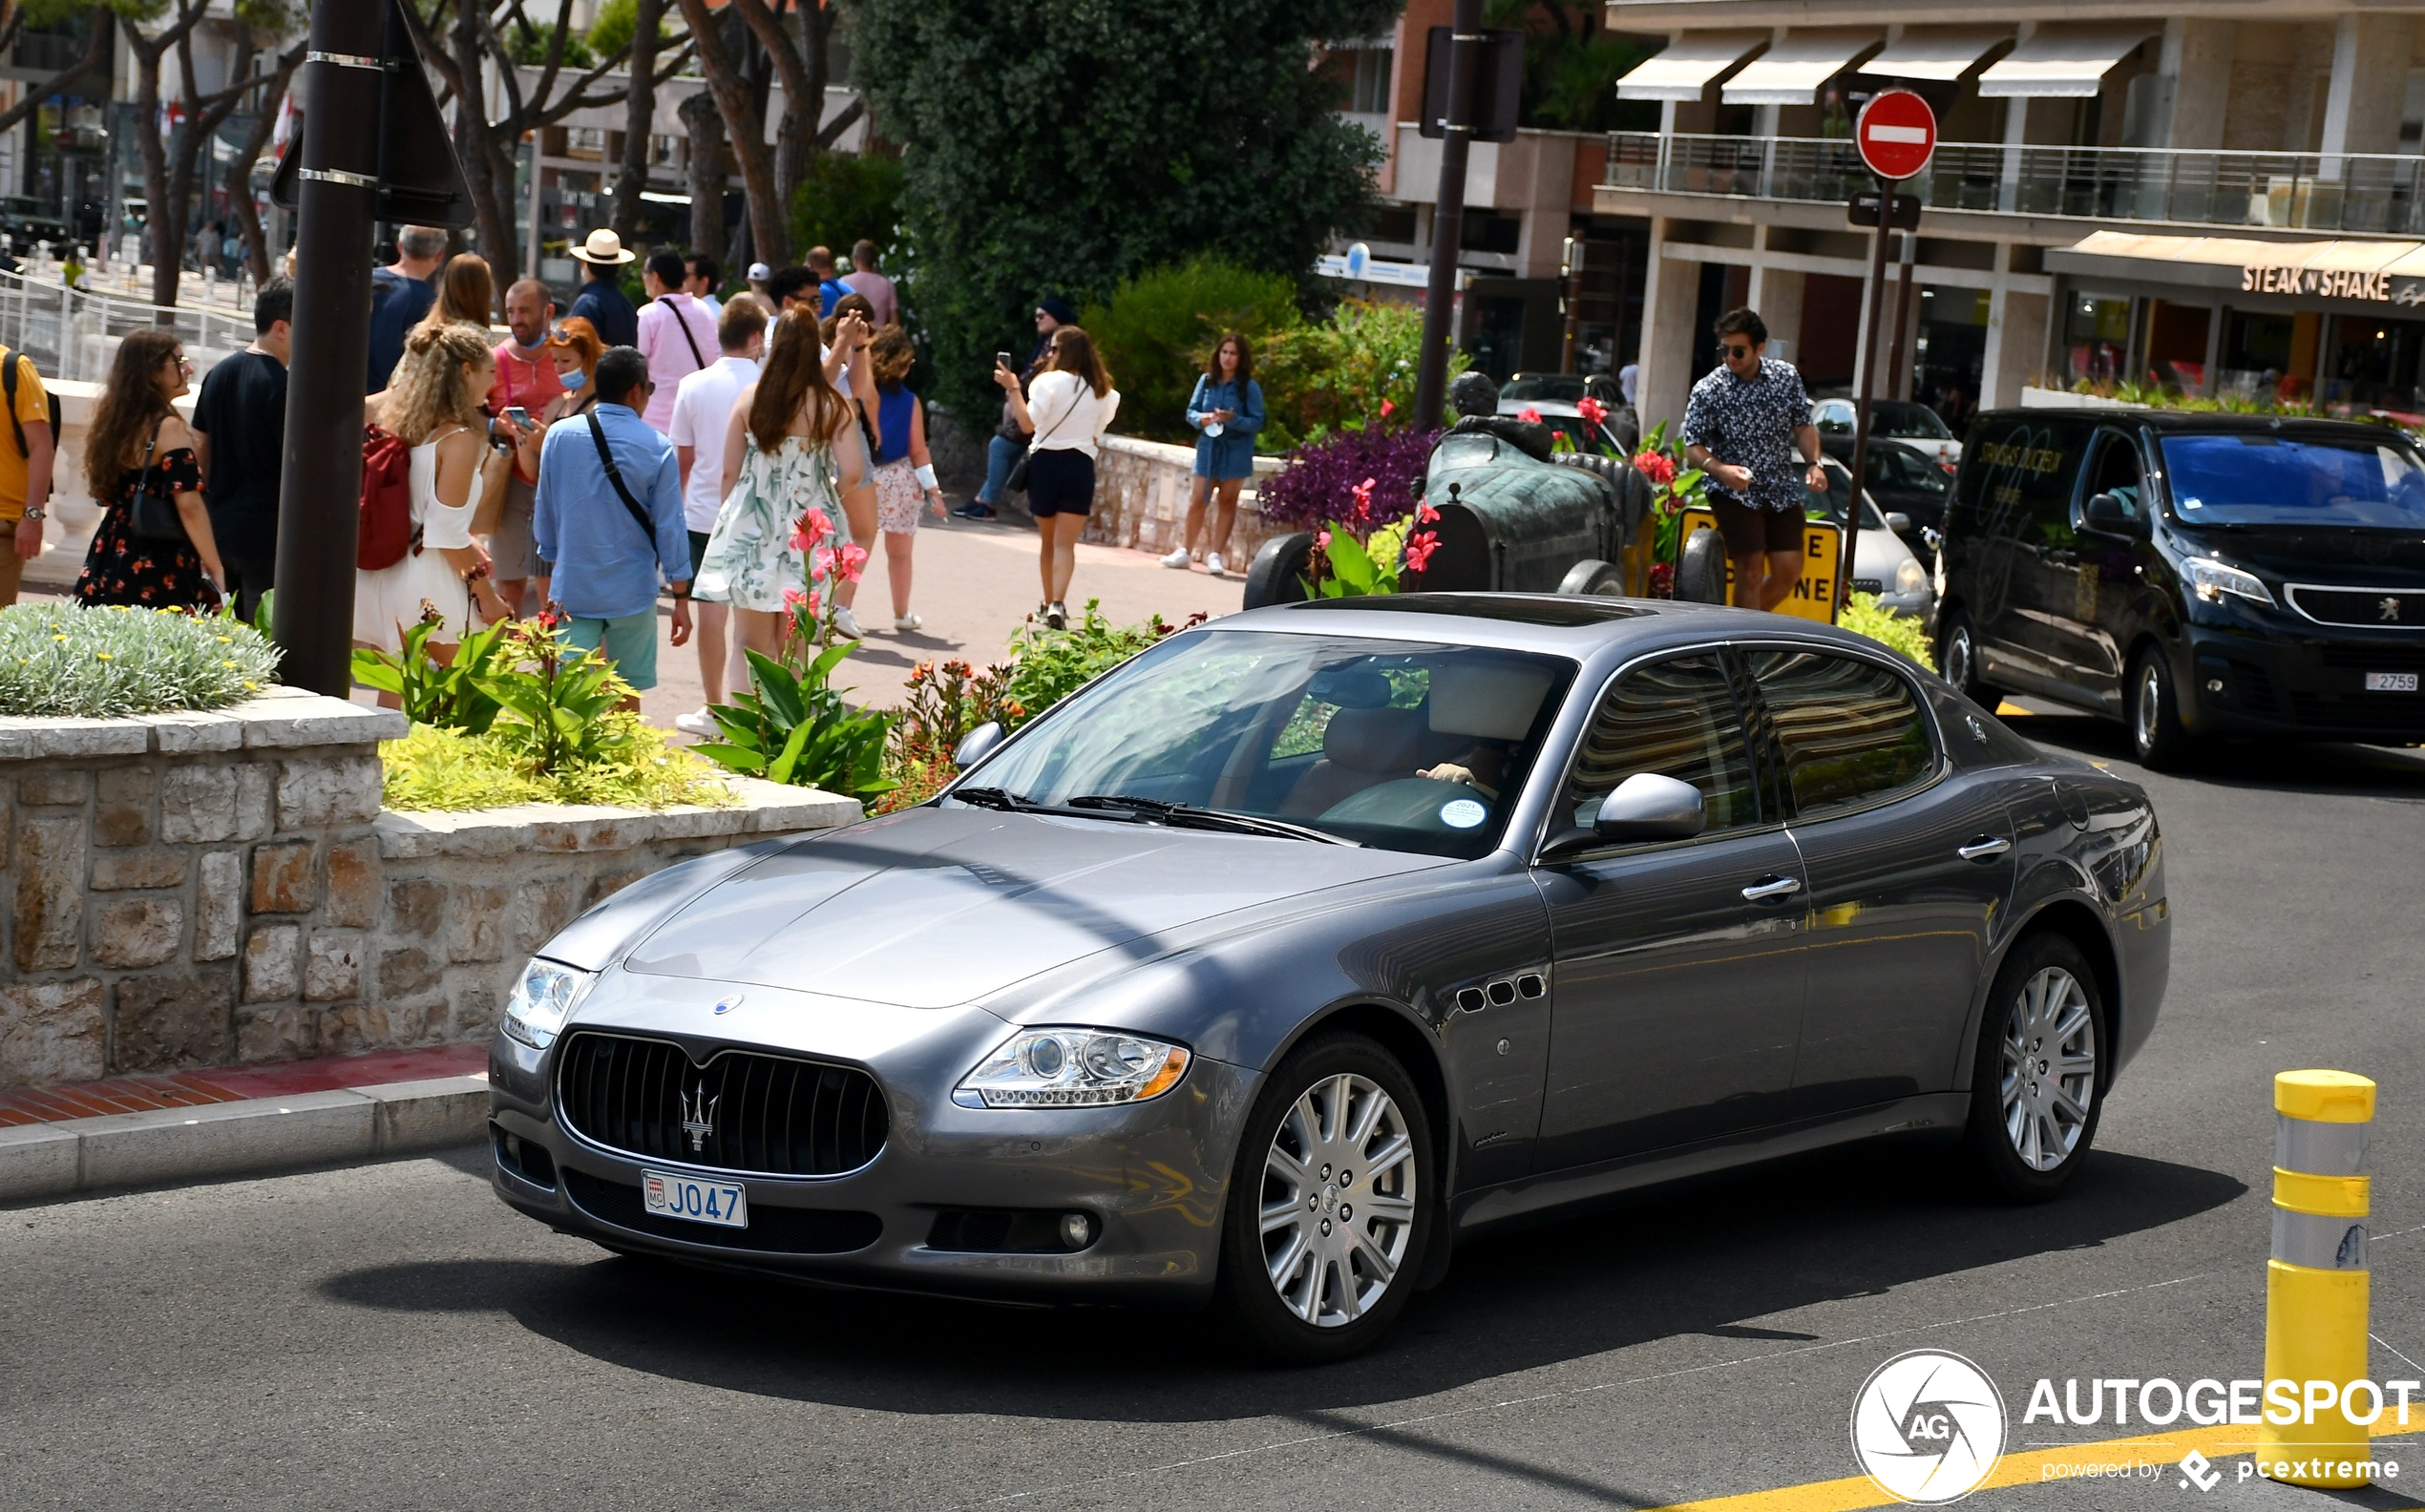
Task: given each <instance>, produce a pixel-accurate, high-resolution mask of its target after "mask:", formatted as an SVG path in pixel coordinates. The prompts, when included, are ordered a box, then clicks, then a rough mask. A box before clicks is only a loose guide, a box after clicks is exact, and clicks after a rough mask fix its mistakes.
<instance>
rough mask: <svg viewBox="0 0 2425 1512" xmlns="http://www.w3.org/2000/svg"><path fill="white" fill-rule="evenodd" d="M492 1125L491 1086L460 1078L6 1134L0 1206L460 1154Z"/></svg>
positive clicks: (0, 1157)
mask: <svg viewBox="0 0 2425 1512" xmlns="http://www.w3.org/2000/svg"><path fill="white" fill-rule="evenodd" d="M488 1116H489V1083H488V1078H487V1077H485V1076H458V1077H433V1078H431V1079H429V1080H427V1081H422V1082H390V1083H388V1084H386V1085H383V1086H367V1087H353V1088H348V1089H347V1090H344V1091H337V1092H299V1093H296V1094H294V1095H292V1096H288V1097H278V1098H258V1099H253V1100H250V1101H245V1102H239V1103H206V1104H204V1105H202V1106H200V1107H176V1108H160V1109H157V1110H155V1111H151V1112H144V1113H113V1114H109V1115H106V1116H104V1117H101V1118H86V1119H70V1120H66V1121H64V1122H60V1123H54V1124H22V1125H19V1126H17V1127H14V1128H0V1203H14V1202H25V1201H30V1200H32V1199H35V1198H44V1197H64V1196H68V1195H70V1194H72V1193H75V1192H84V1191H97V1190H101V1189H104V1188H111V1187H138V1186H157V1185H159V1184H162V1183H167V1182H184V1181H198V1180H204V1179H222V1180H223V1179H227V1178H231V1177H240V1176H268V1175H274V1174H277V1173H278V1172H281V1171H289V1170H297V1169H301V1168H302V1167H304V1166H325V1165H328V1164H330V1163H332V1162H337V1161H360V1160H375V1159H377V1158H379V1157H381V1156H387V1155H406V1154H418V1153H422V1152H426V1151H429V1150H439V1149H453V1148H456V1147H458V1146H461V1145H476V1144H478V1143H479V1142H480V1141H481V1140H482V1139H484V1138H485V1137H486V1129H487V1124H488Z"/></svg>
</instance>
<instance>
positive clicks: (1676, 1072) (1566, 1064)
mask: <svg viewBox="0 0 2425 1512" xmlns="http://www.w3.org/2000/svg"><path fill="white" fill-rule="evenodd" d="M1635 772H1659V773H1662V774H1664V775H1667V776H1670V777H1675V778H1677V779H1680V780H1682V781H1684V782H1688V783H1691V784H1692V785H1693V786H1694V787H1695V788H1698V789H1699V790H1700V793H1701V800H1702V803H1703V804H1704V806H1705V808H1706V811H1707V815H1708V826H1707V828H1706V829H1705V830H1703V831H1702V833H1701V835H1700V836H1699V837H1698V838H1697V839H1693V840H1687V841H1676V842H1667V843H1662V844H1655V845H1635V846H1625V847H1607V848H1600V849H1590V848H1586V849H1583V850H1581V851H1566V852H1556V854H1557V855H1558V856H1559V857H1560V858H1558V859H1553V860H1550V861H1549V862H1547V863H1546V864H1544V865H1543V866H1541V867H1539V868H1537V869H1536V870H1535V872H1534V877H1535V879H1536V880H1537V881H1538V882H1539V884H1540V887H1541V893H1542V896H1543V897H1544V898H1545V899H1546V900H1547V902H1548V904H1549V907H1550V951H1551V956H1552V959H1553V961H1554V962H1555V972H1556V991H1555V994H1554V998H1553V1001H1554V1004H1555V1006H1554V1008H1553V1010H1552V1014H1551V1019H1550V1068H1549V1082H1548V1088H1547V1093H1546V1096H1545V1097H1544V1099H1543V1104H1542V1123H1541V1144H1540V1155H1539V1159H1538V1161H1537V1162H1536V1168H1537V1169H1540V1170H1544V1171H1548V1170H1558V1169H1565V1168H1571V1167H1573V1166H1588V1165H1591V1164H1593V1163H1595V1162H1599V1161H1605V1160H1612V1159H1616V1158H1619V1157H1622V1156H1628V1155H1634V1154H1639V1153H1641V1152H1643V1151H1646V1150H1654V1149H1659V1148H1662V1147H1665V1146H1667V1145H1680V1144H1684V1143H1687V1142H1690V1141H1693V1140H1700V1139H1708V1138H1712V1137H1715V1136H1718V1135H1721V1134H1728V1133H1732V1132H1735V1131H1736V1130H1739V1129H1744V1128H1751V1127H1756V1126H1758V1125H1761V1124H1767V1123H1771V1122H1774V1120H1775V1118H1776V1117H1777V1114H1776V1106H1777V1103H1778V1102H1779V1100H1780V1099H1782V1098H1783V1097H1784V1096H1786V1095H1787V1094H1788V1093H1789V1091H1790V1089H1791V1083H1792V1076H1793V1061H1794V1047H1795V1041H1796V1037H1797V1035H1798V1032H1799V1025H1800V1020H1801V1016H1802V1000H1803V952H1802V935H1803V915H1804V912H1805V911H1804V906H1803V897H1804V891H1803V890H1804V881H1803V872H1802V860H1801V857H1800V855H1799V854H1798V853H1797V851H1795V849H1794V843H1793V839H1792V837H1791V836H1790V835H1789V834H1787V833H1786V832H1785V830H1784V827H1783V825H1782V823H1781V822H1780V821H1781V819H1782V815H1781V814H1779V813H1777V812H1775V811H1774V810H1773V807H1772V806H1771V805H1770V804H1769V803H1767V802H1765V801H1763V798H1762V795H1761V783H1760V781H1759V778H1758V775H1757V769H1756V767H1754V765H1753V762H1752V759H1751V753H1750V750H1749V746H1748V743H1747V741H1746V740H1745V737H1744V727H1743V720H1742V711H1741V708H1740V704H1739V702H1738V700H1737V697H1736V689H1735V684H1734V683H1733V681H1732V679H1731V678H1730V676H1729V673H1728V669H1727V666H1726V663H1725V661H1724V659H1723V657H1722V655H1721V654H1720V653H1718V652H1716V651H1710V652H1706V653H1702V654H1697V655H1692V656H1685V657H1678V658H1675V659H1672V660H1668V661H1663V662H1654V663H1652V664H1650V665H1648V666H1644V667H1639V668H1636V669H1634V671H1632V672H1629V673H1627V674H1626V676H1625V677H1624V678H1623V679H1622V680H1621V681H1619V682H1618V683H1615V684H1614V685H1613V687H1611V688H1610V689H1609V690H1608V691H1607V692H1606V693H1605V694H1603V696H1602V699H1601V703H1600V706H1599V709H1598V712H1597V713H1596V714H1595V716H1594V718H1593V721H1592V727H1591V730H1590V732H1589V733H1588V734H1587V735H1586V737H1585V740H1584V745H1583V749H1582V751H1581V753H1580V755H1579V756H1578V758H1577V760H1576V762H1575V766H1574V770H1573V772H1572V773H1571V776H1570V777H1569V778H1568V780H1567V784H1568V785H1567V789H1566V791H1565V792H1563V793H1562V794H1561V795H1560V797H1559V803H1558V808H1557V809H1556V811H1555V812H1556V819H1557V821H1558V823H1559V824H1560V825H1564V826H1569V827H1571V829H1570V830H1569V831H1568V832H1569V833H1570V834H1571V833H1572V832H1573V831H1578V830H1579V831H1588V830H1590V828H1591V824H1592V818H1593V817H1594V816H1595V815H1596V814H1597V812H1598V809H1599V804H1600V801H1601V799H1602V798H1604V797H1605V796H1606V795H1607V794H1608V793H1609V791H1610V790H1611V789H1613V788H1615V787H1616V785H1617V784H1618V783H1620V782H1622V781H1624V780H1625V779H1626V778H1627V777H1630V776H1632V775H1634V773H1635ZM1551 839H1552V844H1553V845H1554V844H1555V843H1556V840H1557V836H1556V835H1555V834H1554V833H1553V835H1552V837H1551Z"/></svg>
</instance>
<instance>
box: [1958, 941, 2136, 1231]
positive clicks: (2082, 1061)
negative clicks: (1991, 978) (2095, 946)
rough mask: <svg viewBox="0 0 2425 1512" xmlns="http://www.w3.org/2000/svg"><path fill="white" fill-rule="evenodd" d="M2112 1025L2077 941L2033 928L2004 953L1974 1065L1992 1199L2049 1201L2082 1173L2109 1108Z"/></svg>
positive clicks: (1978, 1124)
mask: <svg viewBox="0 0 2425 1512" xmlns="http://www.w3.org/2000/svg"><path fill="white" fill-rule="evenodd" d="M2110 1022H2111V1020H2110V1019H2107V1017H2106V1015H2105V1001H2104V992H2103V989H2102V988H2100V987H2099V986H2098V981H2097V974H2096V972H2095V971H2093V970H2091V969H2090V967H2089V964H2088V957H2087V956H2084V955H2082V954H2081V952H2080V948H2079V947H2078V946H2077V945H2075V944H2074V943H2072V941H2071V940H2069V939H2067V938H2065V937H2064V936H2062V935H2056V934H2053V933H2051V932H2048V933H2040V934H2037V935H2031V936H2029V937H2027V938H2025V939H2023V940H2022V941H2021V942H2020V943H2019V944H2018V945H2015V946H2014V948H2013V953H2012V954H2011V955H2010V956H2006V957H2005V960H2004V965H2003V968H2002V969H2001V970H1999V971H1998V972H1997V973H1996V974H1995V986H1994V988H1993V990H1992V991H1991V992H1990V993H1989V994H1988V998H1987V1009H1986V1012H1985V1013H1984V1014H1982V1015H1981V1017H1980V1019H1979V1043H1978V1054H1977V1058H1976V1060H1975V1061H1973V1062H1972V1070H1971V1119H1970V1127H1969V1130H1968V1141H1969V1145H1970V1153H1971V1158H1972V1165H1973V1166H1975V1167H1976V1168H1977V1170H1978V1173H1979V1175H1980V1177H1981V1179H1982V1181H1983V1183H1984V1185H1985V1186H1986V1187H1987V1189H1988V1191H1989V1192H1990V1193H1991V1194H1992V1195H1993V1196H1995V1197H1998V1198H2000V1199H2002V1200H2003V1201H2006V1202H2014V1203H2032V1202H2044V1201H2046V1200H2047V1199H2048V1198H2050V1197H2053V1196H2055V1195H2056V1193H2058V1192H2060V1191H2061V1190H2062V1189H2063V1188H2064V1187H2067V1186H2069V1185H2071V1182H2072V1179H2073V1178H2074V1177H2075V1176H2077V1175H2078V1174H2079V1168H2080V1166H2082V1165H2083V1164H2085V1163H2086V1161H2087V1159H2088V1151H2089V1147H2090V1145H2093V1144H2094V1143H2095V1142H2096V1139H2097V1121H2098V1118H2099V1117H2100V1116H2101V1115H2102V1114H2103V1112H2104V1107H2105V1091H2104V1084H2105V1081H2106V1067H2107V1065H2108V1063H2109V1054H2110V1052H2109V1051H2108V1048H2107V1046H2108V1042H2109V1041H2108V1037H2107V1034H2106V1026H2107V1025H2108V1024H2109V1023H2110ZM2083 1099H2084V1100H2085V1101H2083Z"/></svg>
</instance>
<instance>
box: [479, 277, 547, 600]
mask: <svg viewBox="0 0 2425 1512" xmlns="http://www.w3.org/2000/svg"><path fill="white" fill-rule="evenodd" d="M555 317H556V296H555V295H554V294H552V293H550V292H549V291H548V287H547V285H546V284H542V283H540V282H539V281H538V279H517V280H516V281H515V282H514V283H513V284H510V285H509V286H508V287H507V288H506V290H505V326H506V328H507V329H508V330H509V331H511V332H512V333H513V334H512V335H510V336H508V337H507V338H506V339H505V340H503V341H501V342H498V343H497V344H496V385H495V386H494V387H492V388H491V389H489V397H488V411H489V413H490V414H491V415H492V416H494V417H495V418H494V419H493V420H492V421H491V422H490V425H489V436H490V439H491V441H492V442H493V443H501V444H504V445H507V446H510V447H511V448H513V450H514V453H515V456H514V471H513V474H512V475H511V476H510V477H508V478H507V479H506V480H505V495H504V500H503V503H502V505H501V506H500V508H499V509H498V511H497V515H496V518H495V519H487V520H475V521H474V522H473V529H474V532H475V533H477V534H479V535H482V536H487V537H488V543H489V557H490V560H491V562H492V564H493V569H494V571H495V572H496V591H497V592H498V593H499V594H501V595H503V596H504V599H505V601H506V602H507V603H508V604H510V605H512V606H513V609H514V612H515V613H516V614H517V615H518V614H520V613H522V612H523V603H522V591H523V589H524V587H525V586H526V585H527V584H528V583H529V581H530V579H531V578H532V577H533V576H534V575H536V574H538V573H539V572H542V571H543V570H544V569H542V568H541V567H540V566H539V565H538V551H537V550H536V549H535V548H534V547H533V546H532V544H531V501H532V497H533V495H534V494H536V492H537V491H538V445H537V440H536V438H537V435H538V424H537V423H536V422H535V421H534V420H533V419H532V418H531V417H532V416H534V415H542V414H545V413H546V412H547V407H548V406H549V405H551V404H553V403H555V402H556V397H557V395H559V394H560V393H562V392H563V391H564V390H563V389H561V388H560V387H559V385H558V384H557V382H556V364H555V363H554V362H553V361H552V360H551V359H550V358H549V356H548V351H547V333H548V328H549V326H550V325H551V324H552V323H553V321H554V320H555ZM525 442H529V443H531V444H530V445H529V446H528V447H527V448H526V447H525V446H524V443H525ZM525 451H527V452H528V453H529V454H528V455H527V456H525V455H524V452H525ZM530 607H531V608H532V609H533V610H536V609H537V608H538V605H537V604H532V605H531V606H530Z"/></svg>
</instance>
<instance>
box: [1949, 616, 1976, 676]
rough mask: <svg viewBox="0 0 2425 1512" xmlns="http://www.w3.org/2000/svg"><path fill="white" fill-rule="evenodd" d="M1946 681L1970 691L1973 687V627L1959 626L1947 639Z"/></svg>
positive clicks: (1954, 628) (1955, 627) (1956, 626)
mask: <svg viewBox="0 0 2425 1512" xmlns="http://www.w3.org/2000/svg"><path fill="white" fill-rule="evenodd" d="M1945 680H1946V681H1947V682H1948V683H1952V684H1953V685H1954V686H1955V687H1957V688H1961V689H1963V690H1964V691H1966V692H1967V691H1968V690H1969V689H1970V686H1971V627H1970V626H1969V625H1966V624H1958V625H1955V626H1954V627H1953V633H1952V634H1951V635H1949V636H1947V637H1946V638H1945Z"/></svg>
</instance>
